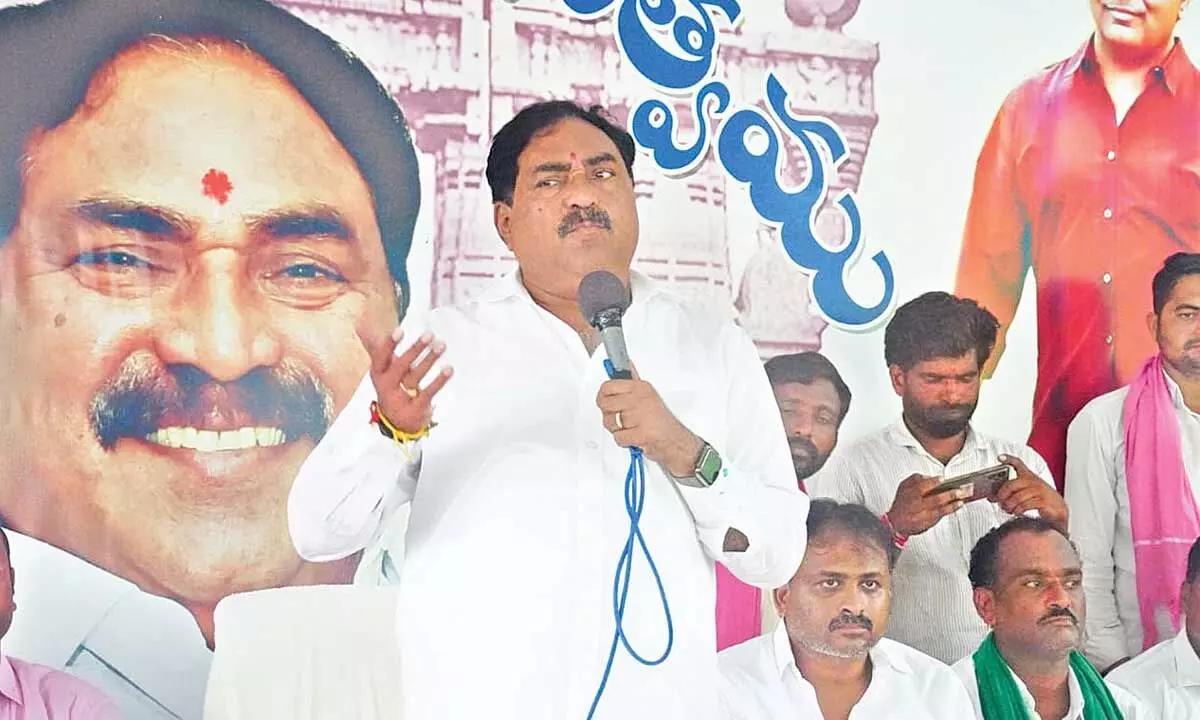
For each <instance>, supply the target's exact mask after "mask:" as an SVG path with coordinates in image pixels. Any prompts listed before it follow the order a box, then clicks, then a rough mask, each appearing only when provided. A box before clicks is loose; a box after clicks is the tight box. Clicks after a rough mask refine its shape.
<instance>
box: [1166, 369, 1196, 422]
mask: <svg viewBox="0 0 1200 720" xmlns="http://www.w3.org/2000/svg"><path fill="white" fill-rule="evenodd" d="M1163 377H1164V378H1166V381H1167V391H1168V392H1170V393H1171V404H1172V405H1174V406H1175V409H1176V410H1186V411H1187V412H1191V411H1192V410H1191V408H1189V407H1188V406H1187V405H1185V404H1184V402H1183V390H1181V389H1180V388H1179V383H1177V382H1175V380H1174V379H1173V378H1172V377H1171V376H1170V375H1168V374H1167V371H1166V369H1165V368H1164V369H1163Z"/></svg>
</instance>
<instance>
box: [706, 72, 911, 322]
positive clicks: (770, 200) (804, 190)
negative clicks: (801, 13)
mask: <svg viewBox="0 0 1200 720" xmlns="http://www.w3.org/2000/svg"><path fill="white" fill-rule="evenodd" d="M767 100H768V102H769V103H770V106H771V109H772V110H773V111H774V113H775V115H776V117H777V119H778V120H779V121H780V122H781V123H782V124H783V125H784V126H785V127H786V128H787V129H788V130H789V131H790V133H791V134H792V135H793V136H794V137H795V138H796V139H797V140H799V141H800V143H801V144H802V145H803V146H804V151H805V154H806V155H807V159H808V179H807V181H806V182H805V183H804V185H803V186H802V187H801V188H800V189H799V190H796V191H791V192H789V191H787V190H784V189H783V188H781V187H780V186H779V181H778V179H777V168H778V165H779V155H780V140H779V137H778V135H777V131H776V129H775V126H774V125H772V124H771V122H770V121H769V120H768V119H767V118H766V117H765V116H764V115H763V114H762V112H760V111H759V110H757V109H754V108H747V109H743V110H739V111H738V112H736V113H734V114H733V115H731V116H730V117H728V118H727V119H726V120H725V122H724V124H723V125H722V126H721V131H720V134H719V136H718V138H717V155H718V157H719V158H720V161H721V164H722V165H723V166H724V167H725V170H726V171H727V172H729V174H730V175H731V176H733V178H735V179H736V180H738V181H739V182H743V183H747V184H749V186H750V201H751V203H753V205H754V209H755V210H757V211H758V214H759V215H760V216H761V217H762V218H763V219H764V220H768V221H770V222H774V223H778V225H779V237H780V240H781V242H782V243H783V247H784V250H785V251H787V254H788V257H790V258H791V259H792V261H793V262H795V263H796V264H797V265H799V266H800V267H801V268H803V269H805V270H808V271H810V272H812V273H813V280H812V290H813V299H814V300H815V301H816V303H817V306H818V307H820V309H821V311H822V312H823V313H824V314H825V316H826V317H828V318H829V320H830V321H831V322H834V323H836V324H838V325H842V326H849V327H860V326H864V325H868V324H870V323H871V322H873V321H874V320H876V319H877V318H878V317H879V316H880V315H882V314H883V312H884V311H886V309H887V308H888V306H889V305H890V304H891V301H892V295H893V293H894V291H895V285H896V283H895V278H894V276H893V274H892V266H891V262H890V261H889V260H888V258H887V256H886V255H885V254H884V253H883V252H877V253H875V255H873V256H872V258H871V259H872V260H873V261H874V263H875V265H876V267H878V268H879V271H880V273H881V274H882V276H883V282H884V292H883V298H882V299H881V300H880V301H879V302H878V303H877V304H876V305H873V306H870V307H864V306H862V305H860V304H859V303H858V302H857V301H855V300H854V298H852V297H850V295H849V293H848V292H847V291H846V286H845V280H844V276H845V269H846V266H847V265H848V264H850V262H851V261H852V260H853V259H854V256H855V254H856V252H857V251H858V247H859V243H860V242H861V239H862V234H861V229H862V218H861V216H860V214H859V211H858V206H857V204H856V203H855V202H854V197H853V195H851V194H850V193H846V194H844V195H843V196H842V197H841V198H839V200H838V204H839V205H840V206H841V208H842V210H843V211H844V212H845V213H846V216H847V218H848V219H849V221H850V238H849V241H848V242H847V243H846V245H845V247H843V248H841V249H840V250H837V251H832V250H829V249H828V248H826V247H825V246H824V245H822V244H821V242H820V241H819V240H818V238H817V235H816V231H815V228H814V222H815V220H816V213H817V210H818V209H819V207H820V205H821V203H822V201H823V200H824V198H825V193H826V186H827V183H826V178H825V162H824V159H823V158H822V157H821V153H820V152H819V150H818V148H817V146H816V143H814V142H813V139H812V138H813V136H816V137H817V138H819V139H821V140H822V141H824V142H825V144H826V145H827V146H828V147H829V149H830V152H831V154H832V156H833V160H834V164H833V166H834V167H835V168H836V167H837V164H838V162H839V161H840V160H841V159H842V158H844V157H845V155H846V147H845V143H844V142H843V141H842V138H841V135H840V133H838V131H837V129H836V128H834V127H833V126H832V125H830V123H829V122H828V121H827V120H825V119H823V118H822V119H810V120H798V119H796V118H794V117H792V116H791V114H790V113H789V111H788V108H787V91H786V90H784V88H783V85H782V84H780V82H779V80H778V79H777V78H776V77H775V75H774V74H773V73H772V74H771V75H769V76H768V77H767ZM752 129H757V130H758V131H759V132H760V133H762V134H763V135H765V137H766V138H767V148H766V150H765V151H764V152H762V153H760V154H756V153H754V152H752V151H751V150H750V148H748V147H747V134H748V133H749V132H750V131H751V130H752Z"/></svg>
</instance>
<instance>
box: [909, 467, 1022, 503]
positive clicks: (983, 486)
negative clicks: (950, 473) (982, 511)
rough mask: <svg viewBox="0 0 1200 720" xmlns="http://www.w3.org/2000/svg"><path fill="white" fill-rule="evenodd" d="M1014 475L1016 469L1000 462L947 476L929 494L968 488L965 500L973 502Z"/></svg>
mask: <svg viewBox="0 0 1200 720" xmlns="http://www.w3.org/2000/svg"><path fill="white" fill-rule="evenodd" d="M1014 477H1016V469H1015V468H1013V466H1012V465H1008V464H1001V465H996V466H994V467H990V468H984V469H983V470H977V471H975V472H972V473H967V474H966V475H959V476H958V477H952V478H947V479H946V480H943V481H942V482H941V483H940V484H939V485H938V486H937V487H935V488H934V489H933V490H930V491H929V494H930V495H937V494H939V493H944V492H950V491H951V490H958V489H959V488H968V489H969V492H970V493H971V497H969V498H967V500H966V502H975V501H976V500H983V499H984V498H987V497H990V496H992V495H994V494H995V493H996V491H997V490H999V489H1000V486H1001V485H1003V484H1004V483H1006V482H1008V481H1009V480H1011V479H1013V478H1014Z"/></svg>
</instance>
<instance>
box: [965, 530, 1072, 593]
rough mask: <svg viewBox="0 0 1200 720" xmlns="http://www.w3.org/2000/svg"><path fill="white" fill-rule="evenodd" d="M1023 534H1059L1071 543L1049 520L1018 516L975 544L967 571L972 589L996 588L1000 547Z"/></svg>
mask: <svg viewBox="0 0 1200 720" xmlns="http://www.w3.org/2000/svg"><path fill="white" fill-rule="evenodd" d="M1023 532H1025V533H1033V534H1035V535H1043V534H1045V533H1058V534H1059V535H1062V536H1063V537H1064V538H1066V539H1067V542H1070V538H1067V535H1066V533H1064V532H1063V531H1062V530H1059V529H1058V527H1057V526H1055V525H1054V524H1053V523H1051V522H1050V521H1049V520H1044V519H1042V518H1040V517H1029V516H1027V515H1018V516H1017V517H1015V518H1013V519H1011V520H1008V521H1007V522H1004V523H1002V524H1001V525H998V526H997V527H994V528H992V529H991V530H990V531H988V533H987V534H986V535H984V536H983V537H981V538H979V541H978V542H976V543H975V547H973V548H971V566H970V568H969V569H968V570H967V577H968V578H969V579H970V580H971V587H973V588H991V587H993V586H995V584H996V566H997V565H998V564H999V562H1000V546H1001V545H1002V544H1003V543H1004V540H1005V538H1007V537H1009V536H1010V535H1016V534H1017V533H1023ZM1071 547H1072V548H1074V547H1075V544H1074V543H1071Z"/></svg>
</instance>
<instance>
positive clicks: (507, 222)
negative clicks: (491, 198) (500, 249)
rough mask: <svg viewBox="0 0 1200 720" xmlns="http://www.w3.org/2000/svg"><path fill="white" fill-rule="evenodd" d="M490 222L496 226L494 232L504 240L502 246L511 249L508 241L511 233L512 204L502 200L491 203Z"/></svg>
mask: <svg viewBox="0 0 1200 720" xmlns="http://www.w3.org/2000/svg"><path fill="white" fill-rule="evenodd" d="M492 224H494V225H495V226H496V232H497V233H499V235H500V239H501V240H503V241H504V246H505V247H507V248H508V249H509V250H512V243H511V242H509V235H510V234H511V233H512V227H511V224H512V205H510V204H509V203H506V202H502V201H497V202H494V203H492Z"/></svg>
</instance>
